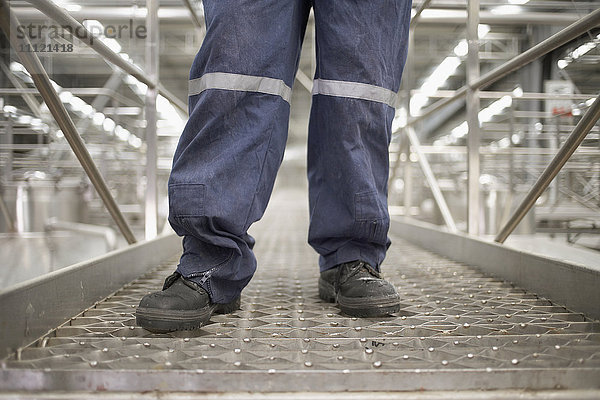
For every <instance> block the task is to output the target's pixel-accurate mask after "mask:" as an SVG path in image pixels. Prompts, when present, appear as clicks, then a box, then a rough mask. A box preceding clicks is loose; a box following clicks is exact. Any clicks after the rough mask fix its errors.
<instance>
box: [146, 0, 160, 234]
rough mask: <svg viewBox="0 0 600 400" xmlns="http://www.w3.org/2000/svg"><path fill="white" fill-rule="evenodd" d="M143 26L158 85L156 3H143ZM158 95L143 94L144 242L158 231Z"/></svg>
mask: <svg viewBox="0 0 600 400" xmlns="http://www.w3.org/2000/svg"><path fill="white" fill-rule="evenodd" d="M146 8H147V9H148V14H146V26H147V27H148V36H147V37H146V68H147V70H148V74H149V75H150V78H151V79H152V80H153V81H154V82H158V76H159V69H158V68H159V59H158V44H159V35H158V33H159V21H158V0H146ZM156 97H157V92H156V89H155V88H150V87H149V88H148V90H147V91H146V107H145V113H146V115H145V117H146V122H147V123H146V197H145V199H144V221H145V224H144V225H145V236H146V240H150V239H154V237H156V235H157V233H158V232H157V229H158V221H157V218H158V217H157V216H158V204H157V203H158V190H157V189H158V188H157V182H156V179H157V174H156V170H157V151H158V138H157V126H156V123H157V110H156Z"/></svg>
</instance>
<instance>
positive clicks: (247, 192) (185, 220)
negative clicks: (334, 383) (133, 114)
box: [169, 0, 309, 303]
mask: <svg viewBox="0 0 600 400" xmlns="http://www.w3.org/2000/svg"><path fill="white" fill-rule="evenodd" d="M306 3H307V1H306V0H294V1H278V0H268V1H267V0H265V1H254V0H204V11H205V17H206V27H207V32H206V38H205V39H204V42H203V44H202V48H201V49H200V51H199V52H198V54H197V56H196V59H195V60H194V64H193V65H192V68H191V72H190V79H191V80H190V86H189V91H190V93H189V95H190V97H189V107H190V117H189V121H188V123H187V126H186V127H185V130H184V131H183V134H182V135H181V138H180V141H179V145H178V147H177V150H176V152H175V156H174V161H173V169H172V171H171V176H170V178H169V206H170V209H169V222H170V223H171V226H172V227H173V229H174V230H175V231H176V232H177V234H179V235H180V236H183V255H182V256H181V259H180V262H179V265H178V267H177V272H179V273H180V274H181V275H182V276H183V277H185V278H189V279H190V280H192V281H193V282H195V283H197V284H199V285H200V286H201V287H203V288H204V289H205V290H206V291H207V292H208V293H209V295H210V297H211V301H212V302H215V303H228V302H230V301H232V300H233V299H234V298H236V297H237V296H239V294H240V292H241V290H242V289H243V288H244V286H245V285H246V284H247V283H248V282H249V281H250V278H251V277H252V274H253V273H254V271H255V269H256V260H255V258H254V255H253V253H252V247H253V244H254V240H253V238H252V237H251V236H249V235H248V234H247V230H248V228H249V226H250V225H251V224H252V223H253V222H255V221H257V220H258V219H260V218H261V216H262V215H263V212H264V210H265V208H266V206H267V202H268V199H269V197H270V194H271V190H272V188H273V183H274V180H275V175H276V173H277V170H278V168H279V165H280V163H281V160H282V157H283V151H284V147H285V142H286V138H287V130H288V118H289V108H290V104H289V101H290V95H291V87H292V84H293V82H294V78H295V73H296V68H297V63H298V58H299V55H300V48H301V43H302V39H303V37H304V29H305V26H306V21H307V18H308V11H309V5H308V4H306Z"/></svg>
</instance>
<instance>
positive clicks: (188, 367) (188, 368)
mask: <svg viewBox="0 0 600 400" xmlns="http://www.w3.org/2000/svg"><path fill="white" fill-rule="evenodd" d="M303 196H304V195H303V193H302V192H300V193H297V192H291V191H283V192H280V193H278V194H277V195H276V196H274V199H273V204H271V206H270V208H269V210H268V212H267V214H266V215H265V218H264V220H263V221H261V222H260V223H259V224H257V225H256V226H255V229H254V231H253V235H254V236H255V237H256V239H257V246H256V253H257V258H258V260H259V267H258V270H257V273H256V275H255V277H254V278H253V280H252V281H251V283H250V284H249V285H248V287H247V288H246V289H245V290H244V293H243V295H242V308H241V310H239V311H237V312H235V313H233V314H229V315H217V316H214V317H213V319H212V322H211V323H210V324H209V325H207V326H205V327H203V328H202V329H199V330H196V331H188V332H179V333H174V334H152V333H150V332H148V331H145V330H143V329H141V328H139V327H137V326H136V325H135V316H134V311H135V307H136V306H137V304H138V302H139V300H140V298H141V297H142V296H143V295H144V294H146V293H148V292H151V291H155V290H157V289H158V288H159V287H160V286H161V285H162V282H163V280H164V278H165V276H166V275H168V274H170V273H171V272H172V271H173V269H174V267H175V264H176V258H174V259H173V260H172V262H168V263H165V264H163V265H160V266H159V267H158V268H157V269H155V270H154V271H152V272H150V273H148V274H147V275H145V276H143V277H141V278H139V279H138V280H136V281H134V282H132V283H131V284H129V285H126V286H125V287H123V288H122V289H121V290H119V291H118V292H116V293H115V294H114V295H112V296H110V297H108V298H106V299H105V300H104V301H102V302H100V303H98V304H97V305H96V306H95V307H93V308H91V309H88V310H86V311H85V312H83V313H82V314H80V315H78V316H76V317H74V318H73V319H72V320H71V321H69V322H68V323H67V324H65V325H63V326H61V327H59V328H57V329H56V330H55V331H54V332H53V333H52V334H51V335H49V336H47V337H44V338H42V339H41V340H39V341H38V342H36V343H35V344H33V345H31V346H28V347H26V348H23V349H21V350H20V351H19V352H18V354H15V355H13V356H12V357H10V358H9V359H7V360H4V361H3V362H2V371H1V372H2V374H3V375H2V376H3V383H2V385H3V386H4V388H5V389H6V386H7V382H8V380H9V379H10V380H11V382H12V383H11V384H10V385H8V386H10V389H11V390H19V389H33V390H42V389H46V390H86V389H99V390H133V391H143V390H167V391H174V390H204V391H206V390H209V391H243V390H259V391H264V392H269V391H294V390H304V391H306V390H314V391H324V390H325V391H328V390H332V391H336V390H419V389H429V390H448V389H452V390H468V389H508V388H512V389H556V388H571V389H581V388H584V389H593V388H599V387H600V323H598V321H590V320H588V319H586V317H585V316H584V315H582V314H578V313H574V312H570V311H569V310H566V309H564V308H562V307H560V306H557V305H554V304H552V303H551V302H550V301H548V300H546V299H544V298H539V297H537V296H536V295H535V294H532V293H527V292H525V291H523V290H521V289H519V288H516V287H513V286H511V285H510V284H508V283H505V282H502V281H500V280H497V279H494V278H492V277H488V276H484V275H483V274H481V273H480V272H478V271H477V270H476V269H474V268H472V267H470V266H468V265H463V264H461V263H457V262H453V261H451V260H448V259H445V258H444V257H441V256H439V255H436V254H432V253H430V252H428V251H427V250H425V249H421V248H418V247H415V246H413V245H410V244H408V243H406V242H404V241H402V240H400V239H395V238H394V237H392V240H393V245H392V247H391V249H390V252H389V253H388V257H387V259H386V262H385V263H384V266H383V268H382V269H383V272H384V275H385V277H386V278H387V279H388V280H390V281H391V282H393V283H394V284H395V285H396V287H397V288H398V291H399V292H400V293H401V295H402V299H403V300H402V302H403V307H402V310H401V312H400V313H398V314H397V315H394V316H390V317H385V318H373V319H361V318H359V319H357V318H349V317H347V316H344V315H341V314H340V312H339V310H338V309H337V308H336V307H335V306H334V305H332V304H329V303H325V302H323V301H321V300H320V299H319V298H318V295H317V278H318V268H317V266H316V263H317V257H316V255H315V254H314V252H313V251H312V250H311V249H310V248H309V247H308V245H307V244H305V243H306V236H307V234H306V232H307V223H306V221H307V220H308V216H307V211H306V207H305V206H303V205H304V204H305V197H303Z"/></svg>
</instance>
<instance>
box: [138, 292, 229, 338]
mask: <svg viewBox="0 0 600 400" xmlns="http://www.w3.org/2000/svg"><path fill="white" fill-rule="evenodd" d="M239 309H240V298H239V297H238V298H237V299H235V300H234V301H232V302H231V303H227V304H209V305H207V306H205V307H202V308H200V309H198V310H164V309H160V308H149V307H138V308H137V309H136V310H135V322H136V324H137V325H138V326H141V327H142V328H144V329H146V330H147V331H150V332H153V333H167V332H173V331H191V330H194V329H198V328H200V327H202V326H203V325H206V323H207V322H208V321H209V320H210V317H211V316H212V315H213V314H229V313H232V312H234V311H235V310H239Z"/></svg>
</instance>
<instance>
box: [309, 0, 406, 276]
mask: <svg viewBox="0 0 600 400" xmlns="http://www.w3.org/2000/svg"><path fill="white" fill-rule="evenodd" d="M314 3H315V4H314V10H315V23H316V35H317V70H316V73H315V80H314V86H313V104H312V110H311V115H310V123H309V139H308V140H309V146H308V178H309V192H310V195H309V197H310V199H309V200H310V218H311V219H310V229H309V243H310V245H311V246H312V247H313V248H314V249H315V250H316V251H317V252H318V253H319V254H320V260H319V264H320V268H321V271H325V270H328V269H330V268H333V267H335V266H338V265H339V264H342V263H346V262H349V261H353V260H362V261H365V262H367V263H368V264H370V265H371V266H372V267H373V268H375V269H377V270H378V269H379V266H380V264H381V262H382V261H383V259H384V257H385V253H386V250H387V248H388V247H389V245H390V240H389V238H388V237H387V232H388V228H389V214H388V211H387V181H388V168H389V166H388V145H389V142H390V139H391V123H392V119H393V118H394V106H395V104H394V103H395V101H396V96H395V94H396V92H397V91H398V89H399V87H400V78H401V76H402V68H403V66H404V63H405V59H406V50H407V49H406V47H407V43H408V41H407V39H408V25H409V20H410V9H411V1H410V0H376V1H362V0H337V1H330V0H315V2H314Z"/></svg>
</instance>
